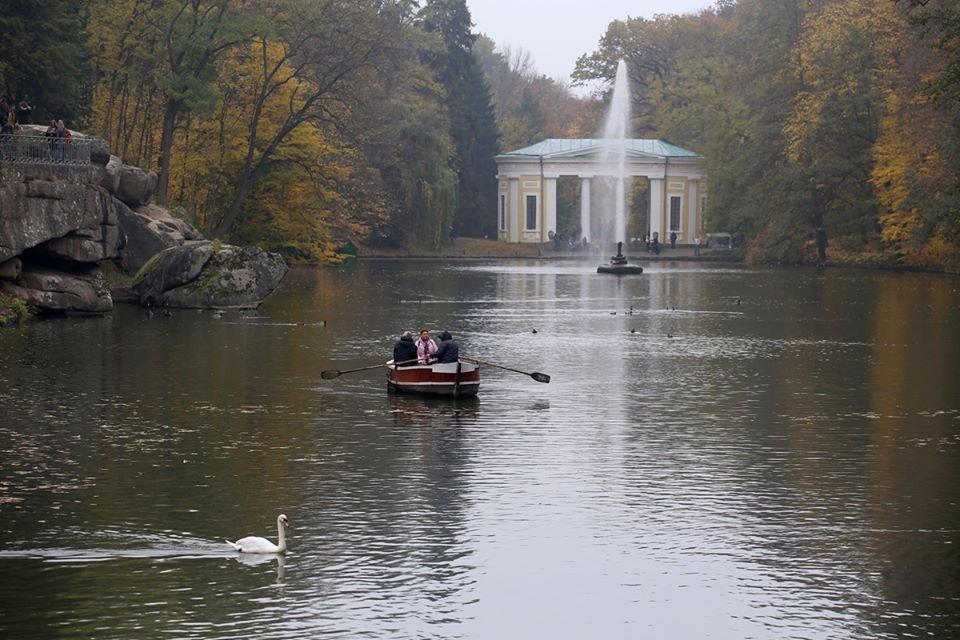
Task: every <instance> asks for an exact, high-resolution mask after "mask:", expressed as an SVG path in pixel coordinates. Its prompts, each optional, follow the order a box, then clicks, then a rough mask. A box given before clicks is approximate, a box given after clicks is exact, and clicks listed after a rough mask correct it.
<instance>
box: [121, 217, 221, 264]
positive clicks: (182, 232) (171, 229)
mask: <svg viewBox="0 0 960 640" xmlns="http://www.w3.org/2000/svg"><path fill="white" fill-rule="evenodd" d="M117 214H118V219H119V224H120V245H121V246H120V251H119V254H120V262H121V264H120V268H121V269H123V270H124V271H126V272H127V273H136V272H138V271H139V270H140V269H141V268H143V265H145V264H146V263H147V261H148V260H150V258H152V257H153V256H155V255H157V254H158V253H160V252H161V251H163V250H164V249H169V248H171V247H178V246H180V245H182V244H184V243H185V242H189V241H191V240H202V239H203V235H202V234H201V233H200V232H199V231H197V230H196V229H194V228H193V227H192V226H190V224H189V223H187V222H185V221H183V220H180V219H179V218H175V217H173V216H172V215H170V213H169V212H168V211H167V210H166V209H164V208H162V207H158V206H156V205H148V206H144V207H139V208H137V209H136V211H131V210H130V209H129V208H127V207H126V206H125V205H123V204H122V203H120V205H119V206H118V207H117Z"/></svg>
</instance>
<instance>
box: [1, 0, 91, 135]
mask: <svg viewBox="0 0 960 640" xmlns="http://www.w3.org/2000/svg"><path fill="white" fill-rule="evenodd" d="M85 6H86V2H85V1H84V0H0V93H2V94H4V96H5V97H6V100H7V102H8V103H9V104H10V106H12V105H13V103H14V102H15V101H17V100H22V99H27V100H28V101H29V102H30V103H31V104H32V105H33V106H34V111H33V116H32V121H33V122H34V123H45V122H46V121H48V120H50V119H52V118H63V119H64V120H66V121H67V126H70V127H72V128H76V127H78V126H80V125H81V124H83V122H82V121H83V119H84V117H85V116H86V114H87V111H88V108H89V88H90V87H89V77H90V76H89V73H88V71H87V64H86V61H87V57H88V53H87V49H86V46H85V44H84V40H85V37H86V35H85V32H84V26H85V24H84V22H85V16H86V11H85V10H84V9H85Z"/></svg>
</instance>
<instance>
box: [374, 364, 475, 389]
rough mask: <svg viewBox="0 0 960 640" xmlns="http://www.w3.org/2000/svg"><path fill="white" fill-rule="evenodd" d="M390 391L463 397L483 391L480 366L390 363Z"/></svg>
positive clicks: (388, 384) (388, 374)
mask: <svg viewBox="0 0 960 640" xmlns="http://www.w3.org/2000/svg"><path fill="white" fill-rule="evenodd" d="M387 388H388V389H389V390H391V391H399V392H401V393H416V394H420V395H428V396H447V397H451V398H459V397H462V396H475V395H477V392H478V391H480V365H478V364H476V363H473V362H466V361H464V360H460V361H459V362H445V363H442V364H441V363H434V364H427V365H414V366H412V367H397V366H396V365H395V364H394V363H393V360H390V361H388V362H387Z"/></svg>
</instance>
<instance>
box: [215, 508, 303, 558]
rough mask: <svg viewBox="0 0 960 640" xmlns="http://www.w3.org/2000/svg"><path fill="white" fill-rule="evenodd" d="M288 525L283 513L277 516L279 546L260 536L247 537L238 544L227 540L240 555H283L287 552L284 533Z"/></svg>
mask: <svg viewBox="0 0 960 640" xmlns="http://www.w3.org/2000/svg"><path fill="white" fill-rule="evenodd" d="M287 524H288V523H287V516H285V515H283V514H282V513H281V514H280V515H279V516H277V544H273V543H272V542H270V541H269V540H267V539H266V538H261V537H260V536H247V537H246V538H240V539H239V540H237V541H236V542H230V541H229V540H227V544H228V545H230V546H231V547H233V548H234V549H236V550H237V551H239V552H240V553H283V552H284V551H286V550H287V538H286V536H285V535H284V531H283V528H284V527H286V526H287Z"/></svg>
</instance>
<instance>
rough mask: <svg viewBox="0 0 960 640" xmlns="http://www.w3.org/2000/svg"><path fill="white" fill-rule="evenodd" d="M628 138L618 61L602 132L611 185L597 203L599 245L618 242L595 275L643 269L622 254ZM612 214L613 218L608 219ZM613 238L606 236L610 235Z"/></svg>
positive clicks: (623, 70) (625, 92) (626, 97)
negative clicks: (605, 242) (599, 232)
mask: <svg viewBox="0 0 960 640" xmlns="http://www.w3.org/2000/svg"><path fill="white" fill-rule="evenodd" d="M629 138H630V88H629V86H628V83H627V64H626V63H625V62H624V61H623V60H621V61H620V62H618V63H617V76H616V79H615V81H614V84H613V95H612V96H611V98H610V111H609V112H608V113H607V121H606V124H605V125H604V129H603V143H604V150H605V157H606V161H607V163H608V166H610V167H611V168H612V169H613V171H612V175H611V176H610V181H611V182H612V185H608V187H607V188H606V189H601V190H598V191H599V193H598V196H599V197H598V200H599V204H600V210H601V211H603V212H604V213H603V215H602V216H601V223H602V228H601V237H600V240H601V243H603V242H604V241H613V242H616V243H617V255H615V256H611V257H610V262H609V263H608V264H602V265H600V266H599V267H597V273H615V274H621V275H624V274H630V273H643V268H642V267H637V266H632V265H630V264H628V263H627V257H626V256H625V255H623V243H624V241H626V240H627V216H626V208H627V196H626V194H627V188H626V184H627V180H628V179H629V178H628V177H627V170H626V166H627V140H628V139H629ZM611 212H612V219H611ZM611 230H612V233H613V237H612V238H609V237H605V236H604V235H603V234H605V233H610V232H611Z"/></svg>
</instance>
